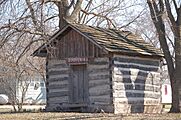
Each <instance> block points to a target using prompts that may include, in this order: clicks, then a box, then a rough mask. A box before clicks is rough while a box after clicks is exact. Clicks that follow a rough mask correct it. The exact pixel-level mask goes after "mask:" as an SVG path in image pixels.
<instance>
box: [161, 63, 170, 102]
mask: <svg viewBox="0 0 181 120" xmlns="http://www.w3.org/2000/svg"><path fill="white" fill-rule="evenodd" d="M161 91H162V103H163V104H171V103H172V91H171V85H170V79H169V75H168V70H167V66H166V65H164V66H162V86H161Z"/></svg>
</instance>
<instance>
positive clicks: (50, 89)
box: [46, 60, 70, 111]
mask: <svg viewBox="0 0 181 120" xmlns="http://www.w3.org/2000/svg"><path fill="white" fill-rule="evenodd" d="M69 70H70V67H69V66H68V65H67V64H66V61H65V60H49V61H48V64H47V76H48V78H47V106H46V110H48V111H56V110H58V109H61V108H59V106H61V105H62V104H64V103H68V102H69V85H68V84H69V81H68V79H69Z"/></svg>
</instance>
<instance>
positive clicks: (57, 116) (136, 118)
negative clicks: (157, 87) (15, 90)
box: [0, 112, 181, 120]
mask: <svg viewBox="0 0 181 120" xmlns="http://www.w3.org/2000/svg"><path fill="white" fill-rule="evenodd" d="M0 120H181V114H131V115H114V114H106V113H99V114H98V113H94V114H93V113H92V114H91V113H58V112H57V113H50V112H43V113H2V114H0Z"/></svg>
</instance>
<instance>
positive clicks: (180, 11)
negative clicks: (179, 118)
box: [147, 0, 181, 112]
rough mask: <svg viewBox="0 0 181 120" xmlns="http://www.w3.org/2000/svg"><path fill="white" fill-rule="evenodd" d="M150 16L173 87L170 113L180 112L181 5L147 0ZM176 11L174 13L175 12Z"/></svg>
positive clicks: (168, 1) (162, 0) (171, 0)
mask: <svg viewBox="0 0 181 120" xmlns="http://www.w3.org/2000/svg"><path fill="white" fill-rule="evenodd" d="M147 3H148V5H149V9H150V14H151V17H152V20H153V23H154V25H155V28H156V31H157V34H158V37H159V42H160V45H161V48H162V50H163V53H164V56H165V60H166V62H167V66H168V72H169V76H170V80H171V87H172V107H171V110H170V112H180V108H179V104H180V103H181V101H180V93H179V92H180V91H179V90H180V87H179V86H180V85H181V74H180V71H181V61H180V60H181V3H180V2H179V0H178V1H176V0H147ZM173 11H174V12H173ZM164 17H167V18H168V20H169V24H170V26H169V27H170V28H171V30H172V33H173V35H174V42H173V43H174V44H173V45H174V46H173V48H174V53H175V56H174V59H173V58H172V55H171V52H170V49H169V45H168V42H167V33H166V24H165V22H164Z"/></svg>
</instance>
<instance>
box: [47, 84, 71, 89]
mask: <svg viewBox="0 0 181 120" xmlns="http://www.w3.org/2000/svg"><path fill="white" fill-rule="evenodd" d="M68 87H69V85H68V84H60V85H48V86H47V89H67V88H68Z"/></svg>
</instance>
